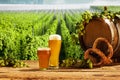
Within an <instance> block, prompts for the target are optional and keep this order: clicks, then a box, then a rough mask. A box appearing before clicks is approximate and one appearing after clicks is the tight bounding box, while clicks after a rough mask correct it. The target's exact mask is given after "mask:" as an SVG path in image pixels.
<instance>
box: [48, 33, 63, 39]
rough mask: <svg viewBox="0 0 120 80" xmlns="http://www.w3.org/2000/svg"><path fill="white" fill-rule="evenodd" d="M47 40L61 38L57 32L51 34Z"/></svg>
mask: <svg viewBox="0 0 120 80" xmlns="http://www.w3.org/2000/svg"><path fill="white" fill-rule="evenodd" d="M49 40H61V36H60V35H58V34H52V35H50V37H49Z"/></svg>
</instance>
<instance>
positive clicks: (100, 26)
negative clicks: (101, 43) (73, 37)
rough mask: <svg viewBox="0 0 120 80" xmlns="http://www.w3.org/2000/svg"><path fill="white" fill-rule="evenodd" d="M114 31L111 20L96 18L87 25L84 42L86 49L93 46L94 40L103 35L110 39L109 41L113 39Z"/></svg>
mask: <svg viewBox="0 0 120 80" xmlns="http://www.w3.org/2000/svg"><path fill="white" fill-rule="evenodd" d="M113 35H114V32H113V30H112V29H111V24H110V20H108V19H102V18H95V19H92V20H90V22H89V23H88V24H87V25H86V26H85V34H84V35H83V37H82V38H83V44H84V47H85V48H86V49H88V48H91V47H92V46H93V43H94V41H95V40H96V39H97V38H99V37H103V38H106V39H108V41H109V42H112V40H113Z"/></svg>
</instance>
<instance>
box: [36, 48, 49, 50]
mask: <svg viewBox="0 0 120 80" xmlns="http://www.w3.org/2000/svg"><path fill="white" fill-rule="evenodd" d="M40 50H47V51H49V50H50V48H38V51H40Z"/></svg>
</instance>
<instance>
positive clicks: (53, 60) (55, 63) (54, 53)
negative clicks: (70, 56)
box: [49, 34, 61, 68]
mask: <svg viewBox="0 0 120 80" xmlns="http://www.w3.org/2000/svg"><path fill="white" fill-rule="evenodd" d="M49 47H50V49H51V56H50V63H49V64H50V67H54V68H59V54H60V49H61V36H60V35H57V34H55V35H50V37H49Z"/></svg>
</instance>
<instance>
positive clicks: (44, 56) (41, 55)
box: [37, 48, 51, 70]
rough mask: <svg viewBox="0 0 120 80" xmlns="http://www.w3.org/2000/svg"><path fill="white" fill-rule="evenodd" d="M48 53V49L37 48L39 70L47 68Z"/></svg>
mask: <svg viewBox="0 0 120 80" xmlns="http://www.w3.org/2000/svg"><path fill="white" fill-rule="evenodd" d="M50 51H51V50H50V48H38V50H37V56H38V59H39V68H40V70H46V69H47V68H48V67H49V58H50V54H51V52H50Z"/></svg>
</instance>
